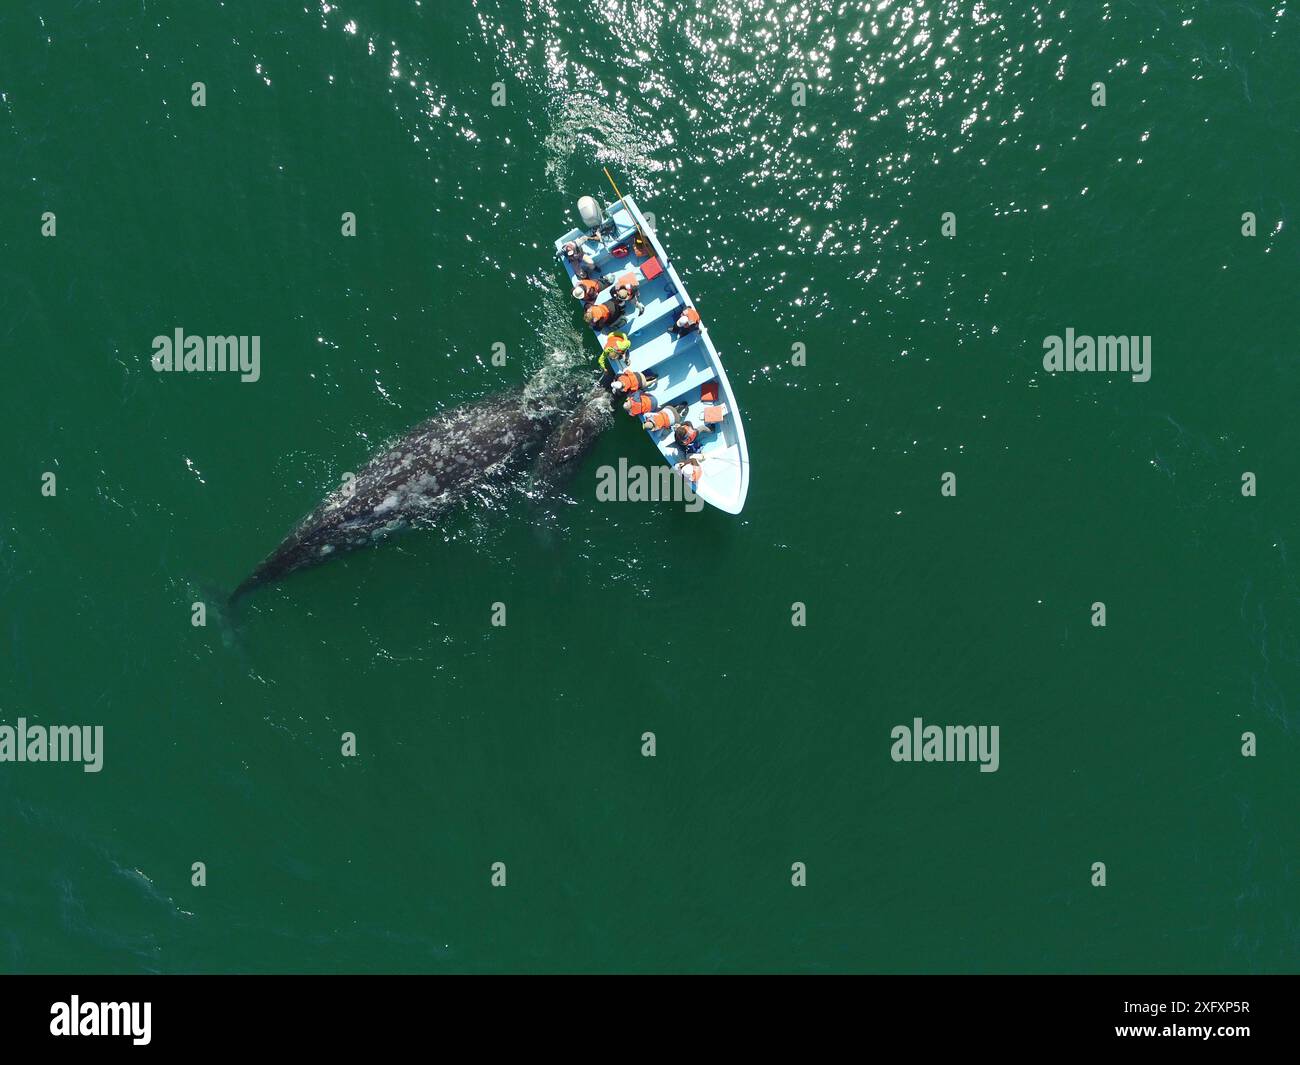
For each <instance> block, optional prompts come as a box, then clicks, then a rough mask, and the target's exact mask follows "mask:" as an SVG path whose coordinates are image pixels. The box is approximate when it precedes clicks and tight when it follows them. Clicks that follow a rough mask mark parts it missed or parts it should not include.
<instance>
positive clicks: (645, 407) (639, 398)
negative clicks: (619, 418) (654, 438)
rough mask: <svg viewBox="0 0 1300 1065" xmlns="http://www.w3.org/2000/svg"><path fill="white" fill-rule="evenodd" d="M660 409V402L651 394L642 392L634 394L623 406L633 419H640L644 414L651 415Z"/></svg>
mask: <svg viewBox="0 0 1300 1065" xmlns="http://www.w3.org/2000/svg"><path fill="white" fill-rule="evenodd" d="M658 408H659V401H658V400H657V399H655V398H654V396H652V395H651V394H650V393H649V392H641V391H637V392H633V393H632V394H631V395H630V396H628V397H627V400H626V402H625V403H624V404H623V409H624V410H625V411H627V412H628V414H630V415H632V417H633V418H640V417H641V416H642V415H643V414H651V413H653V412H654V411H656V410H658Z"/></svg>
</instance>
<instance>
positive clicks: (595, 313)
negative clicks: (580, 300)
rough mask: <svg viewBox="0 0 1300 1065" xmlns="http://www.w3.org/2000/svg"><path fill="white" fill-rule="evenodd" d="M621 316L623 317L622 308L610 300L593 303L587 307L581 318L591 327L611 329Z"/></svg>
mask: <svg viewBox="0 0 1300 1065" xmlns="http://www.w3.org/2000/svg"><path fill="white" fill-rule="evenodd" d="M621 317H623V308H622V307H620V306H619V305H618V304H616V303H614V302H613V301H610V302H609V303H593V304H592V305H591V306H590V307H588V308H587V310H586V312H585V313H584V314H583V316H582V319H583V321H585V322H586V323H587V324H588V325H589V326H591V328H592V329H613V328H614V323H615V322H617V321H618V320H619V319H620V318H621Z"/></svg>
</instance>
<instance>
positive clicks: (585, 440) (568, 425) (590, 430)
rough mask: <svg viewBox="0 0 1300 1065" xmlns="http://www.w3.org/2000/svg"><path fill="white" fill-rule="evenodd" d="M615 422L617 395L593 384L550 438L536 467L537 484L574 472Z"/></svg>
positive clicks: (551, 481)
mask: <svg viewBox="0 0 1300 1065" xmlns="http://www.w3.org/2000/svg"><path fill="white" fill-rule="evenodd" d="M613 424H614V397H613V395H612V394H611V393H610V391H609V389H608V388H604V387H602V386H601V385H599V384H597V385H593V386H592V387H591V389H590V390H589V391H587V392H586V394H585V395H583V397H582V400H581V402H580V403H579V404H578V409H577V410H576V411H574V412H573V414H571V415H570V416H569V417H567V418H565V419H564V420H563V421H562V422H560V424H559V425H557V426H556V427H555V428H554V429H553V430H552V431H551V435H550V436H548V437H547V438H546V443H545V444H543V445H542V451H541V454H540V455H538V456H537V464H536V466H535V467H534V468H533V485H534V487H543V486H554V485H555V484H556V483H558V481H559V480H560V479H561V478H563V477H568V476H572V474H573V472H574V470H575V469H576V467H577V464H578V460H579V459H581V458H582V457H583V456H584V455H585V454H586V453H587V452H588V451H589V450H590V449H591V445H592V444H594V443H595V442H596V438H597V437H598V436H600V434H601V433H603V432H604V431H605V430H606V429H608V428H609V427H610V426H611V425H613Z"/></svg>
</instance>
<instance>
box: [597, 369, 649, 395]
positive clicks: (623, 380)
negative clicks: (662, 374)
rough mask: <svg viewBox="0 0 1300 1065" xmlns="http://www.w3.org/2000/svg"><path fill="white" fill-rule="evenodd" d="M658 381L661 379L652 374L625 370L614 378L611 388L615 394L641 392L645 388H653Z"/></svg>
mask: <svg viewBox="0 0 1300 1065" xmlns="http://www.w3.org/2000/svg"><path fill="white" fill-rule="evenodd" d="M658 380H659V378H658V377H656V376H655V375H654V374H652V373H641V372H640V371H639V370H624V371H623V372H622V373H621V374H619V375H618V376H617V377H615V378H614V381H613V383H612V384H611V385H610V386H609V387H610V388H611V389H612V390H613V391H615V392H629V393H631V392H639V391H640V390H641V389H643V388H651V387H652V386H653V385H654V383H655V382H656V381H658Z"/></svg>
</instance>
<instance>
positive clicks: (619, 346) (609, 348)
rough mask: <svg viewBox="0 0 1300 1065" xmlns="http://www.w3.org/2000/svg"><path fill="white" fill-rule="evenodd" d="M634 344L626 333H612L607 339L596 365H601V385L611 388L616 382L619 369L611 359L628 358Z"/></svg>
mask: <svg viewBox="0 0 1300 1065" xmlns="http://www.w3.org/2000/svg"><path fill="white" fill-rule="evenodd" d="M631 346H632V341H630V340H628V338H627V334H626V333H610V334H609V339H608V340H606V341H605V346H604V347H603V348H601V349H600V358H599V359H597V360H596V365H597V366H599V367H600V387H601V388H609V387H610V386H611V385H612V384H613V383H614V378H615V376H616V375H617V371H616V370H615V369H614V364H613V363H612V362H610V359H625V358H627V350H628V348H630V347H631Z"/></svg>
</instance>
